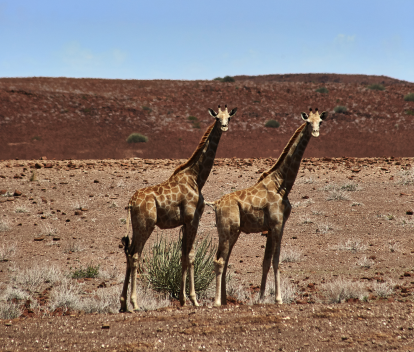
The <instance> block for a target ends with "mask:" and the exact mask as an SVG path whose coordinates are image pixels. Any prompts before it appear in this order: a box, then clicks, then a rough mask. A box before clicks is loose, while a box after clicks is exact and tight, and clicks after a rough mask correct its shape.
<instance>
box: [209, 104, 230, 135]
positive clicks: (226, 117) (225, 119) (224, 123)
mask: <svg viewBox="0 0 414 352" xmlns="http://www.w3.org/2000/svg"><path fill="white" fill-rule="evenodd" d="M224 107H225V110H224V111H222V110H221V109H220V105H219V106H218V113H217V112H215V111H214V110H213V109H208V112H209V114H210V115H211V116H213V117H215V118H216V120H217V121H220V124H221V130H222V131H223V132H226V131H227V130H228V129H229V122H230V119H231V118H232V117H233V116H234V115H236V112H237V108H234V109H233V110H232V111H230V112H228V111H227V105H224Z"/></svg>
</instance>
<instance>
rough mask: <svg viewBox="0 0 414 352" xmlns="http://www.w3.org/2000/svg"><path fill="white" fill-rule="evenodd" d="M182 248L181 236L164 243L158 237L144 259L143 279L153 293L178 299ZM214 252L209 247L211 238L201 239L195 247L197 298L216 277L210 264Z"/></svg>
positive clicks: (212, 265) (213, 249)
mask: <svg viewBox="0 0 414 352" xmlns="http://www.w3.org/2000/svg"><path fill="white" fill-rule="evenodd" d="M181 247H182V238H181V237H180V238H179V239H178V241H176V242H167V241H166V240H165V239H163V238H162V237H161V238H160V239H157V241H156V242H155V244H154V245H153V247H152V250H151V253H150V254H149V255H147V256H145V257H144V269H145V272H146V274H145V275H144V276H143V277H144V279H145V280H147V281H148V282H149V284H150V285H151V286H152V288H153V289H154V290H156V291H158V292H166V293H169V294H170V296H171V297H173V298H177V299H178V297H179V293H180V285H181ZM215 253H216V247H215V246H213V245H212V242H211V239H207V238H206V239H204V240H203V241H201V243H199V245H198V246H197V248H196V253H195V260H194V285H195V291H196V293H197V294H198V295H199V294H201V293H203V292H205V291H206V290H207V289H208V287H209V286H210V284H211V282H212V281H213V279H214V278H215V273H214V263H213V258H214V255H215ZM188 272H189V270H188ZM189 280H190V278H189V277H188V278H187V281H186V292H187V294H189V287H190V285H189Z"/></svg>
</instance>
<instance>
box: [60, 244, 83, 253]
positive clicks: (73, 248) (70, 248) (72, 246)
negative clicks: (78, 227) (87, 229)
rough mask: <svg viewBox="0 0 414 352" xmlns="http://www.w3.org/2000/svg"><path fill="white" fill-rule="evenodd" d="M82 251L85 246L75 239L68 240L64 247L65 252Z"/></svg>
mask: <svg viewBox="0 0 414 352" xmlns="http://www.w3.org/2000/svg"><path fill="white" fill-rule="evenodd" d="M81 251H83V248H82V247H81V246H80V245H79V243H78V242H75V241H70V242H67V243H66V244H65V246H64V248H63V253H76V252H81Z"/></svg>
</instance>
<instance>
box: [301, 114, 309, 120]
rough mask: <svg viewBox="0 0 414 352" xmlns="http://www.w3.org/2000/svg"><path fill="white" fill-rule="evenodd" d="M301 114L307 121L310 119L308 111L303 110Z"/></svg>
mask: <svg viewBox="0 0 414 352" xmlns="http://www.w3.org/2000/svg"><path fill="white" fill-rule="evenodd" d="M300 115H301V116H302V119H304V120H305V121H308V117H309V116H308V114H307V113H306V112H302V113H301V114H300Z"/></svg>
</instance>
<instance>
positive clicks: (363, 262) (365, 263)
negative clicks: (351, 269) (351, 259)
mask: <svg viewBox="0 0 414 352" xmlns="http://www.w3.org/2000/svg"><path fill="white" fill-rule="evenodd" d="M374 264H375V263H374V261H373V260H372V259H369V258H367V257H366V256H364V257H362V258H360V259H359V260H358V261H357V265H358V266H360V267H361V268H365V269H369V268H370V267H371V266H373V265H374Z"/></svg>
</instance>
